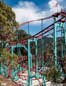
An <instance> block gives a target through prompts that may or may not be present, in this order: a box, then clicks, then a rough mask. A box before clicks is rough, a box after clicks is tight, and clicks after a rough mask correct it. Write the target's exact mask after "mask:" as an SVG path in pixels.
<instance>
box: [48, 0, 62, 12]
mask: <svg viewBox="0 0 66 86" xmlns="http://www.w3.org/2000/svg"><path fill="white" fill-rule="evenodd" d="M62 1H63V0H58V1H57V0H50V1H49V2H48V5H49V7H50V11H51V12H52V13H55V12H60V11H61V9H62V8H63V7H62V6H61V5H60V4H59V2H62Z"/></svg>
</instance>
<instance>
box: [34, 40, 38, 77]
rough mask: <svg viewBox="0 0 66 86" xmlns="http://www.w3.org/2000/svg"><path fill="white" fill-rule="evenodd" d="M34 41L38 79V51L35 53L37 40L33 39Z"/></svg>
mask: <svg viewBox="0 0 66 86" xmlns="http://www.w3.org/2000/svg"><path fill="white" fill-rule="evenodd" d="M34 40H35V45H36V47H35V49H36V77H38V51H37V39H34Z"/></svg>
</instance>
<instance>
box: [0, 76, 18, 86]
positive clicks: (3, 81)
mask: <svg viewBox="0 0 66 86" xmlns="http://www.w3.org/2000/svg"><path fill="white" fill-rule="evenodd" d="M0 86H17V84H15V83H14V82H12V80H11V79H9V78H5V77H4V76H1V75H0Z"/></svg>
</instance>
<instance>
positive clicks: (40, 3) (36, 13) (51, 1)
mask: <svg viewBox="0 0 66 86" xmlns="http://www.w3.org/2000/svg"><path fill="white" fill-rule="evenodd" d="M4 2H5V3H6V4H7V5H9V6H11V7H12V9H13V11H14V12H15V14H16V20H17V21H18V22H19V23H20V24H21V23H23V22H25V21H29V20H34V19H39V18H44V17H47V16H50V15H52V14H53V13H55V12H57V9H58V11H60V10H61V8H65V5H66V3H65V2H66V0H4ZM56 4H58V6H57V7H55V5H56ZM52 22H53V21H52V20H48V21H44V24H43V26H44V27H46V26H48V25H49V24H50V23H52ZM30 27H31V28H32V29H30V31H31V33H33V34H34V33H37V32H38V31H40V30H41V25H40V22H34V23H31V24H30ZM21 28H22V27H21ZM23 28H24V29H26V28H25V27H23ZM35 28H36V29H35ZM37 28H38V30H37ZM26 31H27V30H26Z"/></svg>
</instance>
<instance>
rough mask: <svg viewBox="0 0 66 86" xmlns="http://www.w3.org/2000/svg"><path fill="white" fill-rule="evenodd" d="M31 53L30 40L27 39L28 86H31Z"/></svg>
mask: <svg viewBox="0 0 66 86" xmlns="http://www.w3.org/2000/svg"><path fill="white" fill-rule="evenodd" d="M31 58H32V56H31V52H30V40H29V39H28V86H31V84H32V83H31V66H32V60H31Z"/></svg>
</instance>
